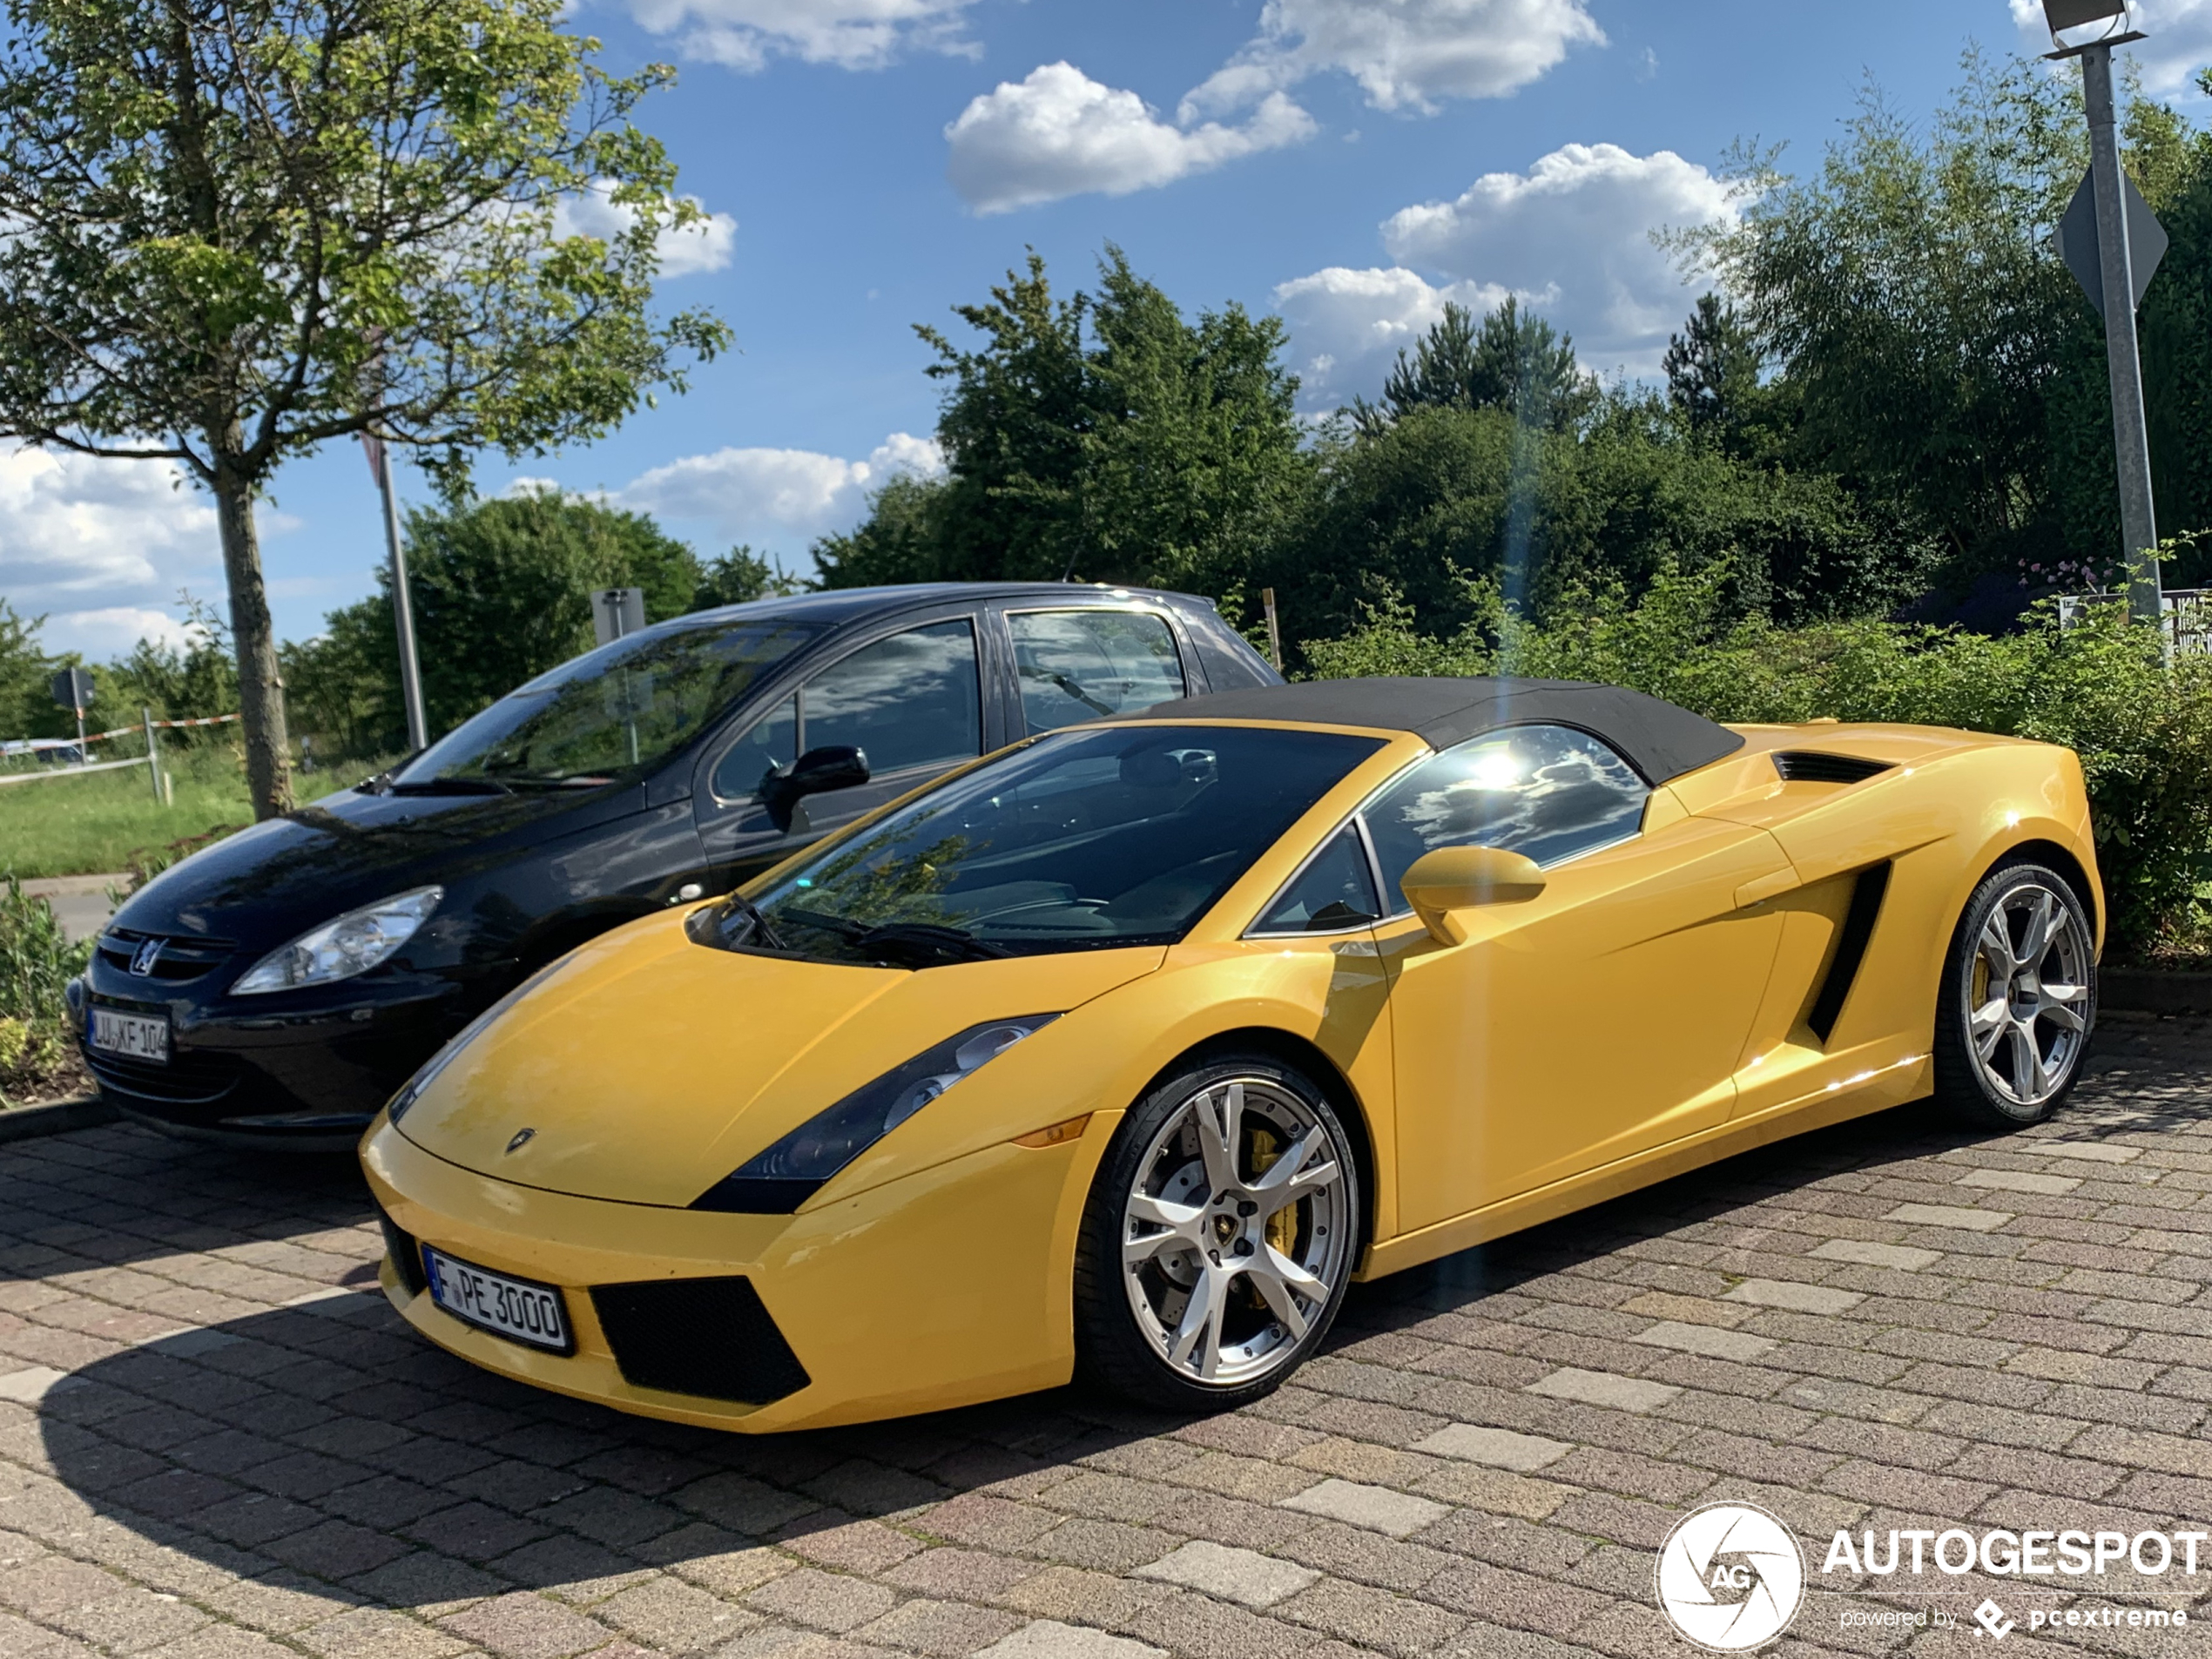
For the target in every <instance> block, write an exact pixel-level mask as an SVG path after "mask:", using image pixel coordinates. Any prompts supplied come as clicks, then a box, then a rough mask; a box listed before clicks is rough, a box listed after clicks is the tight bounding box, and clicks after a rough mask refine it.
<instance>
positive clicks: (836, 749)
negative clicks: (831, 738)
mask: <svg viewBox="0 0 2212 1659" xmlns="http://www.w3.org/2000/svg"><path fill="white" fill-rule="evenodd" d="M867 780H868V757H867V751H866V750H864V749H858V748H855V747H854V746H853V745H851V744H849V743H833V744H830V745H827V746H826V747H824V748H820V749H809V750H808V751H807V752H806V753H805V754H803V755H801V756H799V759H796V760H794V761H792V763H791V765H788V766H776V767H772V768H771V769H770V771H769V773H768V775H767V776H766V777H765V778H763V779H761V780H760V799H761V800H762V801H763V802H764V803H765V805H766V806H767V808H768V815H769V816H770V817H771V818H772V819H775V820H776V826H777V827H778V828H779V829H789V828H790V827H791V812H792V807H794V806H798V805H799V801H800V800H801V799H803V798H805V797H806V796H808V795H820V794H826V793H827V792H829V791H831V790H833V789H853V788H856V787H858V786H860V785H861V784H864V783H866V782H867Z"/></svg>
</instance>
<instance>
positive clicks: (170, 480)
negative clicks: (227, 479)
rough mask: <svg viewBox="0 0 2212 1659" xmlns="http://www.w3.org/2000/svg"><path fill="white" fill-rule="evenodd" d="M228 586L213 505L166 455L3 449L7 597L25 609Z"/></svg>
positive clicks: (87, 605) (106, 605)
mask: <svg viewBox="0 0 2212 1659" xmlns="http://www.w3.org/2000/svg"><path fill="white" fill-rule="evenodd" d="M211 579H212V582H213V583H215V584H217V590H218V591H220V583H221V582H222V556H221V552H220V550H219V545H218V543H217V541H216V530H215V509H214V505H213V503H212V502H210V501H209V500H208V498H207V497H206V496H204V495H201V494H199V492H197V491H195V490H194V489H192V488H191V486H190V485H188V484H186V483H185V482H183V475H181V474H180V473H179V471H178V470H177V469H176V468H175V467H174V466H173V465H172V464H171V463H169V462H161V461H104V460H98V459H96V458H94V457H92V456H90V455H71V454H68V453H66V452H57V451H53V450H46V449H33V448H27V447H23V446H17V445H7V446H0V597H5V598H6V599H7V601H8V603H9V604H10V605H12V606H13V607H14V608H15V609H16V610H17V611H19V612H24V613H29V614H36V613H37V612H39V611H42V610H65V609H66V610H108V609H112V608H113V607H114V606H115V605H116V604H118V603H122V602H125V601H134V602H138V603H140V604H148V603H150V604H162V603H164V602H165V601H167V600H168V599H170V598H172V597H174V596H175V593H176V590H177V589H178V588H179V587H181V586H183V585H184V584H185V583H187V582H192V583H199V584H200V585H203V586H204V585H206V583H208V582H209V581H210V580H211Z"/></svg>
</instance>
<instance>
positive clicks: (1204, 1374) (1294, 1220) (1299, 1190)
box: [1076, 1054, 1362, 1411]
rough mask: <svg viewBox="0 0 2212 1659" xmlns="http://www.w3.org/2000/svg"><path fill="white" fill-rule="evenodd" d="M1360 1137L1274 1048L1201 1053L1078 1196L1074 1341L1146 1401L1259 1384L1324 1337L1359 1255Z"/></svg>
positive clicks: (1169, 1403) (1168, 1401) (1218, 1399)
mask: <svg viewBox="0 0 2212 1659" xmlns="http://www.w3.org/2000/svg"><path fill="white" fill-rule="evenodd" d="M1361 1214H1362V1211H1361V1208H1360V1194H1359V1166H1358V1164H1357V1163H1355V1162H1354V1160H1353V1157H1352V1138H1351V1136H1350V1135H1349V1134H1348V1133H1347V1132H1346V1130H1345V1126H1344V1123H1343V1122H1342V1120H1341V1119H1340V1118H1339V1116H1338V1115H1337V1112H1336V1110H1335V1109H1334V1108H1333V1107H1332V1105H1331V1104H1330V1103H1329V1099H1328V1096H1327V1095H1326V1094H1325V1092H1324V1091H1323V1090H1322V1089H1319V1088H1318V1087H1317V1086H1316V1085H1315V1084H1314V1082H1312V1079H1310V1078H1308V1077H1307V1076H1305V1075H1304V1074H1303V1073H1301V1072H1299V1071H1298V1070H1297V1069H1295V1068H1293V1067H1291V1066H1288V1065H1285V1064H1284V1063H1283V1062H1280V1061H1278V1060H1276V1059H1274V1058H1273V1057H1271V1056H1268V1055H1259V1054H1252V1055H1221V1056H1217V1057H1213V1058H1211V1059H1209V1060H1207V1061H1206V1062H1204V1063H1200V1064H1195V1065H1193V1066H1192V1067H1190V1069H1187V1070H1185V1071H1183V1072H1182V1073H1180V1074H1179V1075H1177V1076H1173V1077H1171V1078H1170V1079H1169V1080H1168V1081H1166V1082H1163V1084H1161V1085H1160V1086H1159V1087H1158V1088H1157V1089H1153V1090H1152V1091H1151V1092H1150V1094H1148V1095H1147V1096H1145V1097H1144V1098H1143V1100H1141V1101H1139V1102H1138V1103H1137V1104H1136V1107H1135V1109H1132V1110H1131V1111H1130V1114H1129V1116H1127V1117H1125V1118H1124V1119H1123V1122H1122V1123H1121V1125H1120V1127H1119V1129H1118V1130H1116V1134H1115V1138H1114V1143H1113V1144H1112V1145H1111V1146H1110V1147H1109V1149H1108V1150H1107V1154H1106V1157H1105V1160H1104V1162H1103V1163H1102V1164H1101V1166H1100V1168H1099V1171H1098V1175H1097V1177H1096V1181H1095V1182H1094V1183H1093V1185H1092V1188H1091V1193H1090V1198H1089V1204H1088V1205H1087V1207H1086V1208H1085V1211H1084V1213H1083V1230H1082V1241H1081V1244H1080V1246H1079V1249H1078V1254H1077V1258H1076V1351H1077V1353H1078V1355H1079V1357H1080V1359H1081V1361H1082V1367H1083V1369H1084V1371H1085V1372H1087V1373H1088V1374H1089V1376H1090V1377H1091V1378H1092V1379H1094V1380H1096V1381H1098V1382H1102V1383H1104V1384H1105V1385H1107V1386H1109V1387H1111V1388H1113V1389H1115V1390H1116V1391H1117V1392H1119V1393H1123V1394H1127V1395H1129V1396H1130V1397H1132V1398H1134V1399H1140V1400H1143V1401H1144V1402H1146V1403H1147V1404H1150V1405H1155V1406H1166V1407H1168V1408H1169V1409H1170V1410H1176V1411H1218V1410H1224V1409H1227V1408H1229V1407H1231V1406H1240V1405H1242V1404H1244V1402H1245V1401H1247V1400H1251V1399H1258V1397H1259V1396H1261V1395H1262V1394H1264V1393H1269V1392H1270V1391H1271V1390H1272V1389H1274V1388H1275V1387H1276V1386H1278V1384H1280V1383H1281V1382H1282V1380H1283V1379H1284V1378H1285V1377H1286V1376H1288V1375H1289V1374H1290V1373H1291V1371H1293V1370H1294V1369H1296V1368H1297V1366H1298V1365H1299V1364H1300V1362H1302V1361H1303V1360H1304V1359H1305V1358H1306V1357H1307V1356H1308V1355H1309V1354H1311V1353H1312V1352H1313V1351H1314V1350H1315V1349H1316V1348H1318V1346H1319V1345H1320V1344H1321V1341H1322V1339H1323V1338H1325V1336H1326V1335H1327V1334H1328V1329H1329V1326H1330V1325H1331V1323H1332V1321H1333V1320H1334V1319H1335V1318H1336V1315H1337V1310H1338V1309H1339V1307H1340V1306H1341V1305H1343V1301H1344V1294H1345V1286H1346V1285H1347V1284H1348V1283H1349V1282H1350V1279H1351V1276H1352V1265H1353V1264H1354V1262H1355V1261H1356V1260H1357V1259H1358V1248H1359V1232H1360V1225H1361V1221H1360V1217H1361Z"/></svg>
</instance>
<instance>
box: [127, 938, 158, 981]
mask: <svg viewBox="0 0 2212 1659" xmlns="http://www.w3.org/2000/svg"><path fill="white" fill-rule="evenodd" d="M160 960H161V941H159V940H158V939H147V940H142V941H139V945H138V949H136V950H134V951H132V953H131V971H132V973H133V974H136V975H137V976H138V978H140V979H144V978H145V977H146V976H147V975H148V974H151V973H152V972H153V965H154V964H155V963H156V962H158V961H160Z"/></svg>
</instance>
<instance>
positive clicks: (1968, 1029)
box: [1935, 861, 2097, 1129]
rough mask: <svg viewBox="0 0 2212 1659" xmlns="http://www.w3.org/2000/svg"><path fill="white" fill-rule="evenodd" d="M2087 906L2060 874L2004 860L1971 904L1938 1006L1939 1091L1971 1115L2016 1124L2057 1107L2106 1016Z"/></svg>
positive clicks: (1999, 1124) (1986, 1123)
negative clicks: (2100, 1011)
mask: <svg viewBox="0 0 2212 1659" xmlns="http://www.w3.org/2000/svg"><path fill="white" fill-rule="evenodd" d="M2093 941H2094V934H2092V932H2091V930H2090V925H2089V914H2088V912H2087V910H2086V909H2085V908H2084V907H2083V906H2082V903H2081V900H2080V897H2079V896H2078V895H2077V894H2075V893H2074V888H2073V887H2072V886H2071V884H2069V883H2068V882H2067V880H2066V879H2065V878H2064V877H2063V876H2061V875H2060V874H2059V873H2057V872H2056V871H2054V870H2051V869H2047V868H2046V867H2044V866H2042V865H2040V864H2034V863H2029V862H2026V861H2020V862H2014V863H2008V864H2003V865H2000V866H1999V867H1997V868H1996V869H1994V870H1993V871H1992V872H1990V873H1989V874H1988V875H1987V876H1986V877H1985V878H1983V880H1982V881H1981V883H1980V885H1979V887H1976V888H1975V889H1974V894H1973V898H1971V899H1969V900H1967V901H1966V911H1965V913H1964V914H1962V915H1960V917H1959V927H1958V931H1957V933H1956V934H1954V935H1953V936H1952V943H1951V953H1950V955H1949V958H1948V959H1947V960H1946V962H1945V965H1944V981H1943V989H1942V992H1941V995H1940V996H1939V1000H1938V1004H1937V1008H1936V1043H1935V1059H1936V1094H1937V1096H1938V1097H1939V1098H1940V1099H1942V1100H1944V1101H1946V1103H1948V1104H1949V1105H1951V1106H1952V1109H1954V1110H1956V1111H1958V1112H1959V1113H1960V1114H1962V1115H1963V1116H1966V1118H1967V1119H1968V1120H1969V1121H1970V1122H1973V1123H1977V1124H1979V1125H1981V1126H1983V1127H1986V1128H1993V1129H2017V1128H2020V1127H2021V1126H2022V1125H2024V1124H2028V1123H2041V1122H2042V1121H2043V1120H2044V1119H2045V1118H2047V1117H2048V1116H2050V1115H2051V1114H2052V1113H2053V1112H2054V1111H2056V1110H2057V1109H2059V1107H2060V1104H2061V1103H2064V1101H2065V1099H2066V1097H2067V1094H2068V1093H2069V1092H2070V1091H2071V1090H2072V1089H2073V1088H2074V1080H2075V1079H2076V1077H2078V1076H2080V1069H2081V1060H2082V1055H2083V1054H2084V1052H2085V1051H2086V1050H2087V1047H2088V1042H2089V1034H2090V1032H2091V1030H2092V1028H2094V1024H2095V1022H2096V1013H2097V963H2096V951H2095V946H2094V942H2093Z"/></svg>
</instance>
